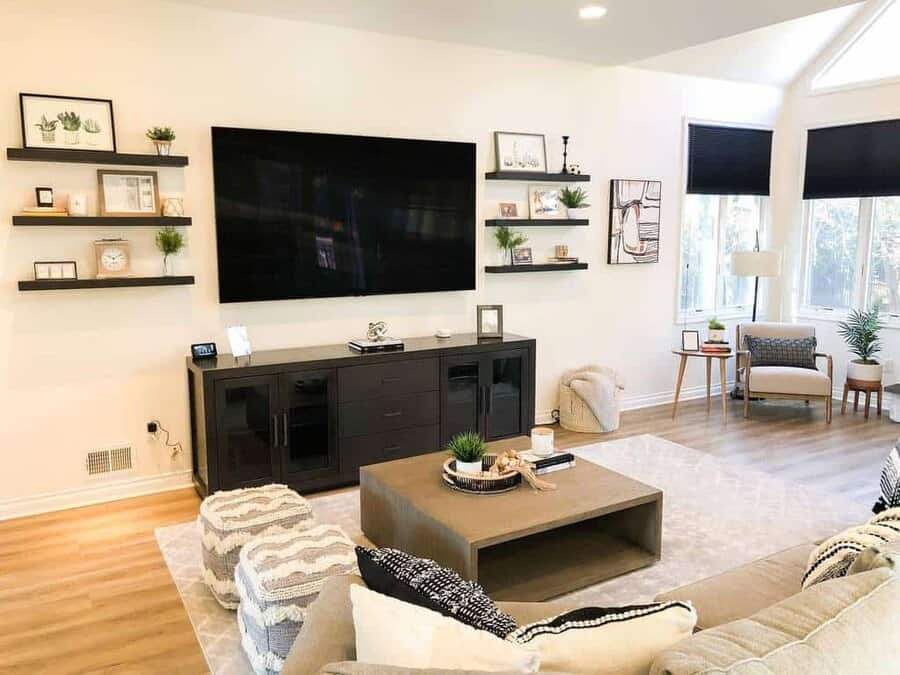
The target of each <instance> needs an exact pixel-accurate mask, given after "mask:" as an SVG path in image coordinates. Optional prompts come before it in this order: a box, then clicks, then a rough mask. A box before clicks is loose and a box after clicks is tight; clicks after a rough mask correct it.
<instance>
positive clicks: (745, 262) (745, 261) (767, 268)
mask: <svg viewBox="0 0 900 675" xmlns="http://www.w3.org/2000/svg"><path fill="white" fill-rule="evenodd" d="M731 273H732V274H733V275H734V276H736V277H755V278H756V280H755V281H754V282H753V320H754V321H756V306H757V303H758V301H759V278H760V277H777V276H778V275H779V274H781V253H779V252H778V251H735V252H734V253H732V254H731Z"/></svg>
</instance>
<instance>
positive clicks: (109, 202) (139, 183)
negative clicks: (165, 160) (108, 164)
mask: <svg viewBox="0 0 900 675" xmlns="http://www.w3.org/2000/svg"><path fill="white" fill-rule="evenodd" d="M97 183H98V194H99V200H98V201H99V206H100V215H101V216H148V217H149V216H158V215H159V211H160V208H159V181H158V180H157V173H156V172H155V171H110V170H107V169H98V170H97Z"/></svg>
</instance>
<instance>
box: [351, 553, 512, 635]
mask: <svg viewBox="0 0 900 675" xmlns="http://www.w3.org/2000/svg"><path fill="white" fill-rule="evenodd" d="M356 560H357V564H358V566H359V572H360V575H362V578H363V581H365V582H366V585H367V586H368V587H369V588H370V589H372V590H373V591H375V592H376V593H381V594H382V595H388V596H390V597H392V598H396V599H397V600H402V601H403V602H409V603H412V604H414V605H418V606H419V607H425V608H427V609H430V610H432V611H435V612H440V613H441V614H443V615H444V616H449V617H451V618H453V619H457V620H458V621H461V622H462V623H464V624H467V625H469V626H472V627H473V628H477V629H479V630H485V631H488V632H489V633H493V634H494V635H496V636H497V637H501V638H505V637H506V636H507V635H509V633H511V632H512V631H513V630H515V628H516V622H515V620H514V619H513V618H512V617H511V616H509V615H508V614H505V613H504V612H501V611H500V609H499V608H498V607H497V605H495V604H494V602H493V600H491V599H490V598H489V597H488V596H487V594H486V593H485V592H484V589H483V588H482V587H481V586H479V585H478V584H477V583H475V582H473V581H466V580H465V579H463V578H462V577H461V576H459V574H457V573H456V572H454V571H453V570H451V569H448V568H446V567H441V566H440V565H438V564H437V563H436V562H435V561H434V560H429V559H428V558H417V557H416V556H413V555H410V554H409V553H404V552H403V551H398V550H396V549H393V548H376V549H370V548H364V547H362V546H357V547H356Z"/></svg>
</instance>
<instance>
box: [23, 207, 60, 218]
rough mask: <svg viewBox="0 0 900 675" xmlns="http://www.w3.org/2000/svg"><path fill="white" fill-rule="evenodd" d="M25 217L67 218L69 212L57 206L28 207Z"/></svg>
mask: <svg viewBox="0 0 900 675" xmlns="http://www.w3.org/2000/svg"><path fill="white" fill-rule="evenodd" d="M22 215H23V216H67V215H69V212H68V211H66V210H65V209H63V208H59V207H57V206H26V207H25V208H24V209H22Z"/></svg>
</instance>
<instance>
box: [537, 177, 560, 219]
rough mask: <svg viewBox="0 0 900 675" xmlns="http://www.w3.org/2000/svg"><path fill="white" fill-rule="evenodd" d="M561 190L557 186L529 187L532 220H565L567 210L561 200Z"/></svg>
mask: <svg viewBox="0 0 900 675" xmlns="http://www.w3.org/2000/svg"><path fill="white" fill-rule="evenodd" d="M560 191H561V189H560V188H559V187H557V186H555V185H529V186H528V213H529V217H530V218H531V219H532V220H546V219H554V218H555V219H563V218H565V217H566V209H565V208H564V207H563V204H562V202H561V201H560V199H559V193H560Z"/></svg>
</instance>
